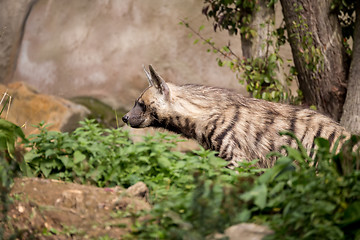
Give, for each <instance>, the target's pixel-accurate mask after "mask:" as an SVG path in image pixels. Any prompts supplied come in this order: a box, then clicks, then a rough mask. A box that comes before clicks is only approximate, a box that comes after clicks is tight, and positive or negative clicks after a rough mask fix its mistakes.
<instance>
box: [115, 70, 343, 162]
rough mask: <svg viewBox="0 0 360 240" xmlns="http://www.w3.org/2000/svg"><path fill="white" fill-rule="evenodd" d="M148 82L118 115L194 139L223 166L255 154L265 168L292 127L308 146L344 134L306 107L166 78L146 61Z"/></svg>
mask: <svg viewBox="0 0 360 240" xmlns="http://www.w3.org/2000/svg"><path fill="white" fill-rule="evenodd" d="M144 70H145V69H144ZM149 70H150V73H149V72H147V71H146V70H145V73H146V75H147V77H148V80H149V83H150V86H149V87H148V88H147V89H145V90H144V91H143V93H142V94H141V95H140V97H139V98H138V99H137V100H136V101H135V106H134V107H133V109H132V110H130V111H129V112H128V113H127V114H126V115H125V116H124V117H123V118H122V119H123V121H124V122H125V123H127V124H129V125H130V126H131V127H134V128H144V127H155V128H164V129H167V130H170V131H172V132H175V133H179V134H181V135H183V136H185V137H187V138H191V139H195V140H197V141H198V142H199V143H200V144H201V145H202V146H203V147H204V148H206V149H212V150H215V151H218V152H219V156H220V157H221V158H223V159H225V160H227V161H228V162H229V165H228V166H229V167H234V166H237V165H238V164H237V162H239V161H244V160H245V161H250V160H253V159H259V160H260V161H259V162H258V166H259V167H271V166H272V165H273V164H274V159H271V158H270V159H269V158H266V155H267V154H268V153H269V152H271V151H277V150H279V149H280V147H281V146H282V145H286V144H287V145H291V146H293V147H296V142H295V141H294V140H293V139H292V138H290V137H289V136H280V135H279V132H280V131H290V132H293V133H294V134H295V135H296V136H297V138H298V139H299V140H300V141H301V142H302V144H303V146H304V147H305V148H306V149H307V150H308V152H309V154H310V157H312V154H313V152H312V151H310V150H311V149H313V148H314V146H315V144H314V139H315V138H316V137H323V138H325V139H328V140H329V142H330V145H331V146H333V145H334V144H335V141H336V140H337V139H338V138H339V137H340V136H342V135H343V136H346V137H348V136H349V133H347V132H346V131H345V129H344V128H343V127H341V126H340V125H339V124H338V123H336V122H335V121H333V120H332V119H330V118H328V117H326V116H324V115H322V114H319V113H317V112H315V111H313V110H310V109H302V108H299V107H295V106H291V105H285V104H279V103H272V102H268V101H264V100H258V99H253V98H246V97H243V96H241V95H239V94H237V93H235V92H233V91H230V90H227V89H222V88H215V87H207V86H200V85H192V84H187V85H182V86H178V85H175V84H171V83H166V82H165V81H164V80H163V79H162V78H161V77H160V75H159V74H157V73H156V72H155V70H154V69H153V68H152V67H151V65H150V66H149Z"/></svg>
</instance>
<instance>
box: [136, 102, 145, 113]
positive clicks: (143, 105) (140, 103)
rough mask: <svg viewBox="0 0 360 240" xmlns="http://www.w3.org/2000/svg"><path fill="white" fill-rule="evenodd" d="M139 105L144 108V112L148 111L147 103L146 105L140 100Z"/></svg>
mask: <svg viewBox="0 0 360 240" xmlns="http://www.w3.org/2000/svg"><path fill="white" fill-rule="evenodd" d="M138 105H139V107H140V108H141V110H142V111H143V112H145V111H146V105H145V103H144V102H138Z"/></svg>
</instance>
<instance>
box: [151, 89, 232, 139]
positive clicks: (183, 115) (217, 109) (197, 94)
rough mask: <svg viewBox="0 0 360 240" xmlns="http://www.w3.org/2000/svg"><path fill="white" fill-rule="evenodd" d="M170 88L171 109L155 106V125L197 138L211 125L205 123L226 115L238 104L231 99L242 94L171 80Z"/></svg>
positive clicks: (153, 125) (201, 136) (169, 107)
mask: <svg viewBox="0 0 360 240" xmlns="http://www.w3.org/2000/svg"><path fill="white" fill-rule="evenodd" d="M168 87H169V89H170V93H171V95H170V101H169V104H168V108H167V109H166V110H165V111H161V110H160V111H159V110H157V109H154V110H155V111H154V112H153V113H152V114H153V115H154V120H153V122H152V123H151V126H152V127H155V128H165V129H167V130H169V131H172V132H175V133H178V134H181V135H183V136H184V137H186V138H191V139H195V140H199V138H204V137H205V136H204V133H205V132H206V128H207V127H208V126H207V124H204V123H205V122H208V121H209V120H210V119H211V118H214V117H215V116H220V115H222V112H223V111H224V110H225V109H226V108H227V105H228V104H229V103H230V102H232V103H234V100H233V101H231V100H230V98H234V99H237V100H238V101H239V96H237V95H236V93H234V92H231V91H230V90H227V89H221V88H215V87H207V86H201V85H195V84H186V85H181V86H178V85H175V84H171V83H168ZM238 101H237V102H238ZM219 103H222V104H219Z"/></svg>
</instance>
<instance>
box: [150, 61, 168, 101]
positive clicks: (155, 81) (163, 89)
mask: <svg viewBox="0 0 360 240" xmlns="http://www.w3.org/2000/svg"><path fill="white" fill-rule="evenodd" d="M149 69H150V74H151V83H152V85H153V86H154V87H155V88H156V89H157V90H158V91H159V92H160V93H161V94H163V95H164V96H165V97H166V98H169V96H170V90H169V87H168V85H167V84H166V82H165V81H164V79H162V77H160V75H159V74H157V72H155V70H154V68H153V67H152V66H151V65H149Z"/></svg>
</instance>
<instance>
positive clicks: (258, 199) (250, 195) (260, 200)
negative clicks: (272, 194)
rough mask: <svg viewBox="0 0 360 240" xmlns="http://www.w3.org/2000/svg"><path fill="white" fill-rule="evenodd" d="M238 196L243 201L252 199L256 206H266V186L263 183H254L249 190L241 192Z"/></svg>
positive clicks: (261, 207) (262, 207)
mask: <svg viewBox="0 0 360 240" xmlns="http://www.w3.org/2000/svg"><path fill="white" fill-rule="evenodd" d="M240 198H241V199H243V200H245V201H249V200H252V199H253V200H254V203H255V205H256V206H258V207H259V208H260V209H264V208H265V206H266V198H267V187H266V185H265V184H260V185H256V186H255V187H254V188H252V189H251V190H250V191H248V192H245V193H243V194H242V195H241V196H240Z"/></svg>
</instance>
